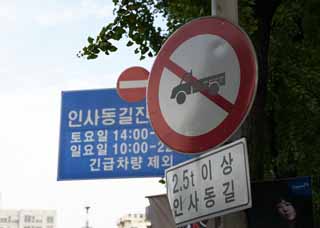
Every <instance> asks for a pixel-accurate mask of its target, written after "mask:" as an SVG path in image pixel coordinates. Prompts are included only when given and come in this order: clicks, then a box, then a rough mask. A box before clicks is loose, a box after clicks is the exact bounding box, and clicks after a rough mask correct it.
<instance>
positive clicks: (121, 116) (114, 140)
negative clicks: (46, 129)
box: [58, 89, 194, 180]
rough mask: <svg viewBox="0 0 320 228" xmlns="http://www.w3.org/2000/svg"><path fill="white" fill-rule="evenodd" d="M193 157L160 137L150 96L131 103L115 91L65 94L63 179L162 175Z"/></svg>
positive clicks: (60, 166) (61, 150) (61, 153)
mask: <svg viewBox="0 0 320 228" xmlns="http://www.w3.org/2000/svg"><path fill="white" fill-rule="evenodd" d="M192 157H194V155H187V154H182V153H177V152H173V151H172V150H171V149H169V148H168V147H166V146H165V145H164V144H163V143H162V142H161V141H159V139H158V137H157V136H156V135H155V133H154V131H153V129H152V128H151V126H150V123H149V119H148V116H147V111H146V102H145V100H144V101H141V102H134V103H127V102H125V101H123V100H122V99H121V98H120V97H119V96H118V94H117V91H116V90H115V89H100V90H84V91H67V92H62V105H61V125H60V145H59V164H58V180H77V179H78V180H80V179H98V178H130V177H163V176H164V173H165V169H166V168H168V167H171V166H173V165H175V164H178V163H180V162H182V161H185V160H188V159H189V158H192Z"/></svg>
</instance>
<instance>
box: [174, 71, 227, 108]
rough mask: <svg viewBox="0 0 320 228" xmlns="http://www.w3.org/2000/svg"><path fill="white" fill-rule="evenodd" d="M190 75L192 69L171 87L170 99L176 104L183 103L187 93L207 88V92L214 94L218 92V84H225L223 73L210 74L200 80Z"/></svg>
mask: <svg viewBox="0 0 320 228" xmlns="http://www.w3.org/2000/svg"><path fill="white" fill-rule="evenodd" d="M191 77H192V70H191V71H190V73H186V74H185V75H184V76H183V77H182V79H181V81H180V84H179V85H177V86H176V87H174V88H173V89H172V92H171V96H170V98H171V99H176V101H177V103H178V104H183V103H184V102H185V100H186V98H187V95H190V94H193V93H197V92H200V91H204V90H207V91H208V92H209V94H211V95H216V94H218V92H219V89H220V86H224V85H225V84H226V79H225V73H219V74H215V75H211V76H209V77H206V78H202V79H200V80H194V79H192V78H191Z"/></svg>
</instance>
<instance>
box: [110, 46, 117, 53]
mask: <svg viewBox="0 0 320 228" xmlns="http://www.w3.org/2000/svg"><path fill="white" fill-rule="evenodd" d="M116 50H118V48H116V47H115V46H113V45H112V46H110V47H109V51H111V52H115V51H116Z"/></svg>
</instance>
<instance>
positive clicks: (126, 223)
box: [117, 213, 151, 228]
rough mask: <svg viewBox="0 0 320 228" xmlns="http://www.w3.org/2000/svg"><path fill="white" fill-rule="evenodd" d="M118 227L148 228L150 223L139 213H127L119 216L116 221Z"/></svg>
mask: <svg viewBox="0 0 320 228" xmlns="http://www.w3.org/2000/svg"><path fill="white" fill-rule="evenodd" d="M117 227H118V228H150V227H151V223H150V221H148V220H147V219H146V216H145V215H144V214H141V213H136V214H127V215H125V216H123V217H121V218H120V219H119V221H118V223H117Z"/></svg>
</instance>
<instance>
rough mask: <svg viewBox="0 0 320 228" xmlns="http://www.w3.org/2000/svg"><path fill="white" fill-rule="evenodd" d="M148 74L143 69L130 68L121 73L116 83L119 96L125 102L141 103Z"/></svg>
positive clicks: (144, 94)
mask: <svg viewBox="0 0 320 228" xmlns="http://www.w3.org/2000/svg"><path fill="white" fill-rule="evenodd" d="M148 77H149V72H148V71H147V70H146V69H144V68H143V67H138V66H135V67H130V68H128V69H126V70H125V71H123V72H122V73H121V74H120V76H119V78H118V81H117V91H118V94H119V96H120V97H121V98H122V99H123V100H125V101H127V102H137V101H141V100H143V99H144V98H145V97H146V87H147V85H148Z"/></svg>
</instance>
